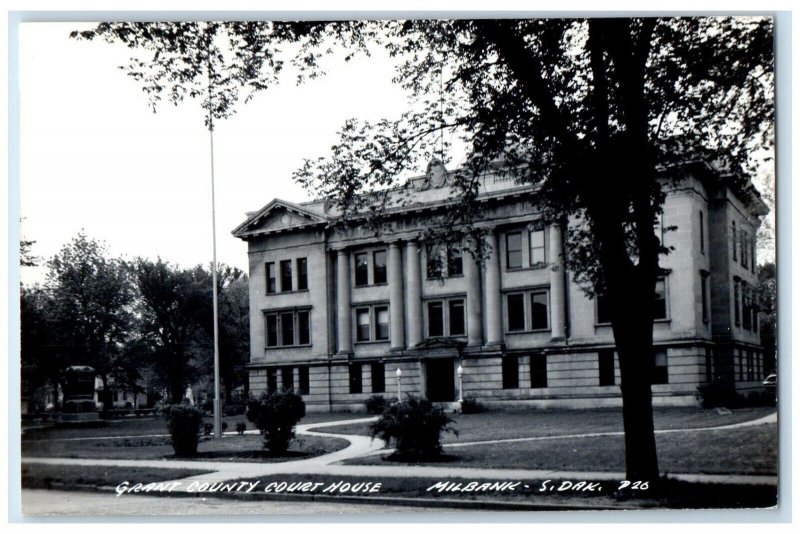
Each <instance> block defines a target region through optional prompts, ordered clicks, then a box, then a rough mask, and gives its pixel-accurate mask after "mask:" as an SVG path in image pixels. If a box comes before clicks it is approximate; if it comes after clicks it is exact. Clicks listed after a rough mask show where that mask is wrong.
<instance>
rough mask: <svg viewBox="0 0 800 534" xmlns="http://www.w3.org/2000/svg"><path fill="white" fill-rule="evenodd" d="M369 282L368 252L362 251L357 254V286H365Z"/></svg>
mask: <svg viewBox="0 0 800 534" xmlns="http://www.w3.org/2000/svg"><path fill="white" fill-rule="evenodd" d="M367 284H369V265H368V260H367V254H366V253H365V252H361V253H359V254H356V286H357V287H358V286H365V285H367Z"/></svg>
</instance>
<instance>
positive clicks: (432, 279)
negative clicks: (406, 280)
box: [425, 273, 464, 282]
mask: <svg viewBox="0 0 800 534" xmlns="http://www.w3.org/2000/svg"><path fill="white" fill-rule="evenodd" d="M451 278H464V273H461V274H449V275H447V276H444V275H442V276H426V277H425V280H427V281H429V282H436V281H438V280H449V279H451Z"/></svg>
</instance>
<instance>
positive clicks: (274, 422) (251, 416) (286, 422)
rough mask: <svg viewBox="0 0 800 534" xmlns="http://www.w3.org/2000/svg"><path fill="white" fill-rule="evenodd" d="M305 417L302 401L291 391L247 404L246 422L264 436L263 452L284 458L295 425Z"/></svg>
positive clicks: (266, 395)
mask: <svg viewBox="0 0 800 534" xmlns="http://www.w3.org/2000/svg"><path fill="white" fill-rule="evenodd" d="M305 415H306V404H305V402H303V398H302V397H301V396H300V395H298V394H296V393H295V392H294V391H292V390H284V391H277V392H274V393H269V394H267V393H265V394H263V395H262V396H261V398H260V399H259V400H251V401H250V402H248V403H247V420H248V421H250V422H251V423H253V424H254V425H255V426H256V428H257V429H259V430H260V431H261V434H262V435H263V436H264V448H266V449H267V450H268V451H269V452H270V453H272V454H283V453H285V452H286V450H287V449H288V448H289V443H291V441H292V439H293V438H294V427H295V425H296V424H297V423H298V422H299V421H300V419H302V418H303V417H304V416H305Z"/></svg>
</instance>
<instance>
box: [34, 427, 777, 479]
mask: <svg viewBox="0 0 800 534" xmlns="http://www.w3.org/2000/svg"><path fill="white" fill-rule="evenodd" d="M373 420H375V418H374V417H370V418H361V419H351V420H345V421H331V422H327V423H310V424H307V425H299V426H298V428H297V433H298V434H299V435H304V434H305V435H316V436H329V437H336V438H342V439H346V440H348V441H349V442H350V445H349V446H348V447H346V448H344V449H341V450H339V451H335V452H332V453H330V454H325V455H322V456H317V457H315V458H309V459H304V460H296V461H290V462H283V463H275V464H259V463H252V462H249V463H245V462H205V461H191V460H101V459H78V458H23V459H22V462H23V463H41V464H49V465H85V466H108V467H151V468H178V469H201V470H207V471H213V473H209V474H206V475H200V476H196V477H190V478H184V479H180V481H181V482H182V486H186V485H188V483H190V482H192V481H195V480H197V481H203V482H221V481H225V480H235V479H239V478H251V479H252V478H260V477H267V476H271V475H290V474H291V475H331V476H343V477H344V476H354V477H373V478H374V477H391V478H394V477H420V478H432V479H439V480H449V479H455V478H460V479H468V480H493V481H509V480H523V481H542V480H548V479H549V480H553V481H562V480H571V481H580V480H588V481H622V480H625V473H621V472H604V471H594V472H587V471H556V470H531V469H483V468H468V467H438V466H437V467H434V466H419V465H397V466H393V465H387V466H383V465H341V464H337V462H341V461H344V460H348V459H351V458H357V457H360V456H364V455H367V454H375V453H376V452H379V451H382V450H385V449H383V448H384V445H385V444H384V443H383V442H382V441H381V440H378V439H375V440H373V439H371V438H369V437H368V436H357V435H349V434H347V435H345V434H329V433H325V432H320V431H318V430H314V429H319V428H325V427H332V426H339V425H343V424H351V423H365V422H370V421H373ZM775 423H777V414H771V415H769V416H767V417H763V418H761V419H757V420H753V421H746V422H743V423H737V424H733V425H726V426H722V427H705V428H699V429H698V428H695V429H671V430H661V431H658V432H659V433H673V432H690V431H709V430H720V429H724V430H727V429H735V428H740V427H746V426H753V425H761V424H775ZM619 434H620V433H619V432H614V433H597V434H575V435H571V436H568V437H573V438H580V437H592V436H595V435H619ZM564 437H567V436H548V437H537V438H517V439H510V440H495V441H482V442H472V443H459V444H450V445H449V446H451V447H452V446H470V445H479V444H492V443H507V442H514V441H530V440H538V439H562V438H564ZM669 477H670V478H672V479H676V480H681V481H686V482H696V483H706V484H747V485H777V476H757V475H705V474H690V473H687V474H674V473H671V474H669Z"/></svg>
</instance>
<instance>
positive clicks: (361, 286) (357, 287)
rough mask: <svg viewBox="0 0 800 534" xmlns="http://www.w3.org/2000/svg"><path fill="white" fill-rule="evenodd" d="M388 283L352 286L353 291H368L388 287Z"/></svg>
mask: <svg viewBox="0 0 800 534" xmlns="http://www.w3.org/2000/svg"><path fill="white" fill-rule="evenodd" d="M388 285H389V282H381V283H380V284H361V285H356V286H353V289H369V288H370V287H381V286H388Z"/></svg>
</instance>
